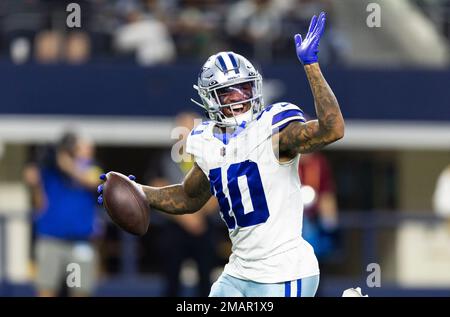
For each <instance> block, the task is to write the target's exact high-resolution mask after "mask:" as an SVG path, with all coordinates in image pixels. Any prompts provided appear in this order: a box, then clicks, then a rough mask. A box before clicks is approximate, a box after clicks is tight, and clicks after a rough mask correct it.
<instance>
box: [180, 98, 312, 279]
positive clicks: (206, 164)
mask: <svg viewBox="0 0 450 317" xmlns="http://www.w3.org/2000/svg"><path fill="white" fill-rule="evenodd" d="M292 121H302V122H304V121H305V119H304V117H303V112H302V111H301V110H300V109H299V108H298V107H297V106H295V105H293V104H290V103H277V104H274V105H272V106H269V107H266V109H265V110H264V111H263V112H262V113H261V114H260V115H259V116H258V118H257V119H255V120H253V121H252V122H250V123H249V124H248V125H247V126H245V123H244V124H243V125H241V126H240V127H238V128H237V129H236V130H235V132H234V133H233V134H231V135H224V134H220V135H215V134H214V129H213V128H214V123H213V122H210V121H208V122H204V123H202V124H201V125H199V126H198V127H197V128H195V129H194V130H192V132H191V133H190V135H189V137H188V140H187V152H188V153H190V154H192V155H193V156H194V158H195V161H196V162H197V164H198V166H199V167H200V168H201V169H202V170H203V172H204V173H205V175H206V176H207V177H208V179H209V181H210V184H211V191H212V192H213V193H214V195H215V196H216V197H217V199H218V202H219V205H220V215H221V217H222V219H223V220H224V221H225V223H226V224H227V227H228V230H229V235H230V239H231V242H232V254H231V256H230V259H229V263H228V264H227V265H226V266H225V270H224V272H225V273H227V274H229V275H231V276H234V277H237V278H241V279H245V280H251V281H255V282H260V283H279V282H285V281H292V280H296V279H300V278H303V277H308V276H312V275H317V274H319V267H318V263H317V259H316V257H315V255H314V251H313V248H312V247H311V245H310V244H309V243H308V242H306V241H305V240H304V239H303V238H302V236H301V233H302V221H303V203H302V197H301V194H300V179H299V175H298V162H299V155H298V156H297V157H296V158H294V159H293V160H291V161H289V162H286V163H280V162H279V161H278V160H277V158H276V156H275V154H274V152H273V147H272V134H273V133H274V132H276V131H277V129H282V128H283V127H285V126H286V125H287V124H288V123H290V122H292Z"/></svg>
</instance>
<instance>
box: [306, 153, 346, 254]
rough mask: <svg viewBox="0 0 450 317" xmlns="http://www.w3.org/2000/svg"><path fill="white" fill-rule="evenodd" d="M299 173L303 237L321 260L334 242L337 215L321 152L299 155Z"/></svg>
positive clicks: (331, 177) (330, 183) (330, 177)
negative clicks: (302, 207)
mask: <svg viewBox="0 0 450 317" xmlns="http://www.w3.org/2000/svg"><path fill="white" fill-rule="evenodd" d="M299 174H300V180H301V183H302V197H303V203H304V213H303V237H304V239H305V240H306V241H308V242H309V243H310V244H311V245H312V246H313V247H314V252H315V253H316V255H317V257H318V259H319V260H321V259H324V258H326V257H327V256H328V255H330V254H331V252H332V251H333V250H334V248H335V243H336V241H335V238H336V229H337V224H338V212H337V200H336V194H335V185H334V181H333V175H332V173H331V169H330V166H329V163H328V161H327V159H326V157H325V156H323V154H321V153H311V154H306V155H302V157H301V159H300V164H299Z"/></svg>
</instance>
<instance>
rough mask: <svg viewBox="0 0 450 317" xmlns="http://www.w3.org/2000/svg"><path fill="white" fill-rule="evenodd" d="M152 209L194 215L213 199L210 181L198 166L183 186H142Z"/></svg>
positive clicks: (187, 176) (187, 177)
mask: <svg viewBox="0 0 450 317" xmlns="http://www.w3.org/2000/svg"><path fill="white" fill-rule="evenodd" d="M142 189H143V190H144V192H145V195H146V196H147V201H148V203H149V204H150V206H151V207H153V208H156V209H158V210H160V211H162V212H165V213H169V214H178V215H181V214H186V213H194V212H196V211H198V210H199V209H201V208H202V207H203V205H204V204H205V203H206V202H207V201H208V200H209V198H210V197H211V192H210V186H209V181H208V179H207V177H206V176H205V174H204V173H203V171H202V170H201V169H200V167H199V166H198V165H197V164H194V167H193V168H192V169H191V170H190V171H189V173H188V174H187V175H186V177H185V179H184V181H183V183H182V184H177V185H170V186H165V187H151V186H142Z"/></svg>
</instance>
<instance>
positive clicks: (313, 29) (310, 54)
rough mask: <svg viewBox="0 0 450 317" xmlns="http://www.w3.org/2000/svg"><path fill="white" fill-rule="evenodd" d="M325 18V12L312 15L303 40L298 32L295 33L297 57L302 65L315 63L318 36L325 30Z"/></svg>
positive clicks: (317, 58)
mask: <svg viewBox="0 0 450 317" xmlns="http://www.w3.org/2000/svg"><path fill="white" fill-rule="evenodd" d="M325 20H326V15H325V12H321V13H320V15H319V18H317V16H313V18H312V19H311V24H310V25H309V30H308V33H307V34H306V37H305V39H304V40H303V39H302V36H301V35H300V34H295V37H294V39H295V48H296V50H297V57H298V59H299V60H300V62H302V64H303V65H309V64H313V63H317V61H318V60H319V57H318V55H317V54H318V53H319V42H320V38H321V37H322V34H323V31H324V30H325Z"/></svg>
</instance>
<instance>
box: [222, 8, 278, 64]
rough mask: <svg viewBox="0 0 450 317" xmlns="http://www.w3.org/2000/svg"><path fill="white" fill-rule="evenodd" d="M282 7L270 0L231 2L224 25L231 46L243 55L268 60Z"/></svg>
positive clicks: (275, 37) (276, 34)
mask: <svg viewBox="0 0 450 317" xmlns="http://www.w3.org/2000/svg"><path fill="white" fill-rule="evenodd" d="M283 11H284V10H282V7H280V6H279V5H277V1H274V0H241V1H239V2H237V3H236V4H234V5H232V6H231V7H230V9H229V11H228V14H227V17H226V25H225V28H226V32H227V34H228V35H229V36H230V38H231V40H232V41H233V45H234V46H235V49H236V50H237V51H239V52H241V53H242V54H243V55H251V56H254V57H255V58H257V59H262V60H270V59H271V58H272V54H273V52H272V50H273V48H274V43H275V41H276V40H277V39H278V38H279V37H280V35H281V31H282V27H281V26H282V19H283Z"/></svg>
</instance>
